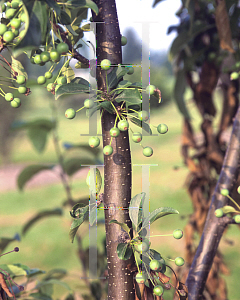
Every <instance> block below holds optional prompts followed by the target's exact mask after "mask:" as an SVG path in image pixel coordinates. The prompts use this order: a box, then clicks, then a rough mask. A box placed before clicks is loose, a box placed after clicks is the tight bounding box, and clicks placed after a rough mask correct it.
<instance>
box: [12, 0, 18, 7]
mask: <svg viewBox="0 0 240 300" xmlns="http://www.w3.org/2000/svg"><path fill="white" fill-rule="evenodd" d="M11 7H12V8H18V7H19V3H18V2H16V1H12V2H11Z"/></svg>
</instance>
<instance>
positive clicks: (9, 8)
mask: <svg viewBox="0 0 240 300" xmlns="http://www.w3.org/2000/svg"><path fill="white" fill-rule="evenodd" d="M22 5H23V3H22V1H20V0H12V1H8V2H6V3H3V4H2V5H1V11H2V13H5V18H2V19H1V22H2V23H1V24H0V36H1V41H2V43H3V45H7V44H9V43H12V42H13V41H14V39H16V41H17V40H20V39H21V38H23V36H24V35H25V30H24V29H23V30H21V31H20V29H21V28H23V27H24V24H25V22H26V14H25V13H24V11H23V7H22Z"/></svg>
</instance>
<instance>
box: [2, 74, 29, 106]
mask: <svg viewBox="0 0 240 300" xmlns="http://www.w3.org/2000/svg"><path fill="white" fill-rule="evenodd" d="M16 82H17V83H18V84H19V85H20V86H19V87H18V92H19V93H20V94H27V93H29V89H28V88H27V87H26V86H25V84H26V77H25V76H24V75H18V76H17V78H16ZM0 95H1V96H2V97H4V98H5V100H6V101H8V102H10V105H11V106H12V107H14V108H18V107H19V106H20V105H21V100H20V99H19V98H17V97H14V95H13V94H12V93H4V91H3V90H2V89H1V88H0Z"/></svg>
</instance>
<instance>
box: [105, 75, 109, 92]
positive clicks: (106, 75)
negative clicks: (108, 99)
mask: <svg viewBox="0 0 240 300" xmlns="http://www.w3.org/2000/svg"><path fill="white" fill-rule="evenodd" d="M105 73H106V85H107V93H108V80H107V72H106V71H105Z"/></svg>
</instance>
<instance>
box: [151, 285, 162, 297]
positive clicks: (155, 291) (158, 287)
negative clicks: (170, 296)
mask: <svg viewBox="0 0 240 300" xmlns="http://www.w3.org/2000/svg"><path fill="white" fill-rule="evenodd" d="M153 294H154V295H156V296H161V295H162V294H163V287H162V286H161V285H155V287H154V288H153Z"/></svg>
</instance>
